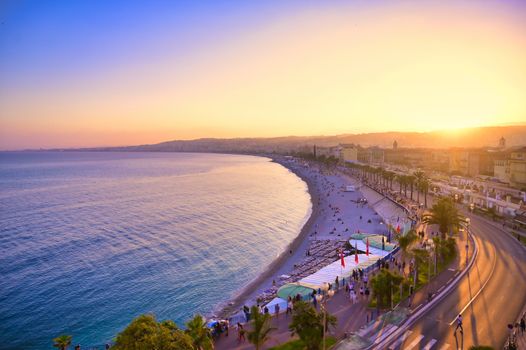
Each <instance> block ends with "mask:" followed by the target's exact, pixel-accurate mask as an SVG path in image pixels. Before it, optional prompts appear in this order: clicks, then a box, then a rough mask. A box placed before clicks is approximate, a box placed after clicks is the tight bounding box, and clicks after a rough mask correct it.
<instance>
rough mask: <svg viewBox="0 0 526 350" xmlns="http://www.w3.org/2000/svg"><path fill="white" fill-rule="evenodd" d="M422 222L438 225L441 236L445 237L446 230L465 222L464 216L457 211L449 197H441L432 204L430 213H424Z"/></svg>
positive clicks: (448, 230)
mask: <svg viewBox="0 0 526 350" xmlns="http://www.w3.org/2000/svg"><path fill="white" fill-rule="evenodd" d="M422 222H423V223H425V224H428V225H438V228H439V231H440V233H441V234H442V238H445V237H446V234H447V233H448V232H450V231H452V230H453V229H456V228H458V227H460V224H461V223H463V222H465V218H464V217H462V216H461V215H460V214H459V213H458V209H457V207H456V206H455V203H454V202H453V200H452V199H451V198H449V197H442V198H440V199H439V200H438V201H437V202H436V203H435V204H434V205H433V207H432V208H431V211H430V213H429V214H427V215H424V218H423V220H422Z"/></svg>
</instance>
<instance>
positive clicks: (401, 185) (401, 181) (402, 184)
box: [396, 175, 407, 195]
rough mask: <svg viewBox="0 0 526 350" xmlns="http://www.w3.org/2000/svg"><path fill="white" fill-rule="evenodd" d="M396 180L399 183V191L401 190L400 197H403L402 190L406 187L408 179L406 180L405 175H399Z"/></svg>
mask: <svg viewBox="0 0 526 350" xmlns="http://www.w3.org/2000/svg"><path fill="white" fill-rule="evenodd" d="M396 179H397V181H398V186H399V190H400V195H402V189H403V188H404V187H405V185H406V182H407V181H406V178H405V175H397V176H396Z"/></svg>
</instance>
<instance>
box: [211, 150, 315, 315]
mask: <svg viewBox="0 0 526 350" xmlns="http://www.w3.org/2000/svg"><path fill="white" fill-rule="evenodd" d="M269 158H270V159H271V161H272V162H274V163H277V164H279V165H281V166H282V167H284V168H286V169H288V170H289V171H290V172H292V173H293V174H295V175H296V176H297V177H299V178H300V179H301V180H302V181H304V182H305V183H306V184H307V192H308V193H309V195H310V201H311V205H312V210H311V214H310V216H309V218H308V219H307V221H306V222H305V224H304V225H303V227H302V228H301V230H300V233H299V234H298V235H297V236H296V237H295V238H294V239H293V240H292V242H290V243H289V245H288V246H287V248H286V249H285V250H283V252H282V253H281V254H280V255H279V256H278V257H277V258H276V259H274V260H273V261H272V262H271V263H270V264H269V265H268V266H267V267H266V269H265V270H264V271H263V272H261V274H260V275H259V276H257V277H256V278H255V279H254V280H252V281H250V282H249V283H248V284H247V285H246V286H244V287H243V289H242V290H241V292H240V293H239V294H238V295H236V296H235V297H234V298H233V299H232V300H229V301H226V303H228V304H227V305H225V306H224V307H222V308H221V309H220V311H219V312H218V316H220V317H223V318H226V317H228V316H230V315H231V314H232V313H233V312H235V311H237V310H239V309H240V308H241V307H242V306H243V305H244V304H245V303H247V301H249V300H250V297H251V296H253V294H254V293H256V292H258V290H259V289H261V287H262V285H263V284H264V283H265V282H266V281H267V280H268V279H270V278H271V277H272V276H273V275H274V274H276V272H277V271H278V270H279V269H280V268H281V267H283V265H284V264H285V263H286V262H287V261H288V260H289V259H291V260H292V259H294V256H291V255H290V254H289V250H292V251H294V252H295V251H296V250H297V249H298V248H299V247H300V246H301V244H302V243H303V242H304V241H305V239H306V238H307V237H308V233H309V231H310V230H311V228H312V226H313V224H314V221H316V219H317V217H318V215H319V206H318V198H319V196H320V192H319V189H318V187H317V186H316V185H315V184H314V182H313V181H312V180H311V179H309V178H308V177H307V176H304V175H303V174H301V172H299V171H297V170H296V169H294V168H293V167H289V166H287V164H284V163H283V162H281V161H279V160H277V159H276V158H274V157H269Z"/></svg>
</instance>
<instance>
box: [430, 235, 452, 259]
mask: <svg viewBox="0 0 526 350" xmlns="http://www.w3.org/2000/svg"><path fill="white" fill-rule="evenodd" d="M433 242H434V243H435V252H436V254H437V259H438V260H439V261H440V263H441V264H442V265H446V264H448V263H449V262H451V261H452V260H453V259H454V258H455V256H456V255H457V244H456V242H455V239H454V238H453V237H448V238H446V239H443V238H439V237H435V238H433Z"/></svg>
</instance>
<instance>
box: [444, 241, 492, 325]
mask: <svg viewBox="0 0 526 350" xmlns="http://www.w3.org/2000/svg"><path fill="white" fill-rule="evenodd" d="M494 253H495V259H493V267H492V268H491V272H490V274H489V277H488V279H487V280H486V282H485V283H484V285H483V286H482V287H481V288H480V289H479V291H478V292H477V294H475V295H474V296H473V298H471V300H470V301H469V302H468V303H467V304H466V306H464V308H463V309H462V310H461V311H460V312H459V315H462V313H463V312H464V311H466V309H467V308H468V306H469V305H471V303H472V302H473V300H475V298H476V297H478V295H479V294H480V293H481V292H482V291H483V290H484V287H486V284H488V282H489V280H490V279H491V277H492V276H493V272H494V271H495V266H497V252H496V251H495V252H494ZM468 278H469V277H468ZM457 317H458V315H457V316H455V318H454V319H453V321H451V322H450V323H449V325H450V326H452V325H453V323H455V322H456V321H457Z"/></svg>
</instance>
